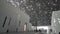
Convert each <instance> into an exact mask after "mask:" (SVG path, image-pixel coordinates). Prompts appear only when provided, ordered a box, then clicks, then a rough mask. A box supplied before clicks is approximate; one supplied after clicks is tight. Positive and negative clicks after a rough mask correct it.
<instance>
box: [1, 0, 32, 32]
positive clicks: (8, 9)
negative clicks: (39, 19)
mask: <svg viewBox="0 0 60 34" xmlns="http://www.w3.org/2000/svg"><path fill="white" fill-rule="evenodd" d="M6 16H7V21H6V23H5V27H4V28H3V27H2V25H3V21H4V19H5V17H6ZM10 18H11V23H10V25H9V26H8V23H9V19H10ZM29 19H30V17H29V16H28V15H27V14H26V13H25V12H24V10H23V11H21V10H20V9H19V8H18V7H14V6H12V5H11V4H8V3H7V1H6V0H0V32H6V30H7V29H9V31H10V32H12V31H16V28H18V31H24V30H23V29H24V24H25V22H27V23H28V25H27V27H28V29H29V30H30V29H31V25H29ZM20 20H21V25H20V26H19V21H20Z"/></svg>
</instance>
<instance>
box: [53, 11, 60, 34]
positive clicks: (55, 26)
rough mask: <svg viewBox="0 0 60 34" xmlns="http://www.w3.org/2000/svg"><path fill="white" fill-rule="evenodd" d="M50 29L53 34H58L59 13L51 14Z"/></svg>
mask: <svg viewBox="0 0 60 34" xmlns="http://www.w3.org/2000/svg"><path fill="white" fill-rule="evenodd" d="M52 29H53V33H54V32H56V34H59V32H60V11H54V12H53V13H52Z"/></svg>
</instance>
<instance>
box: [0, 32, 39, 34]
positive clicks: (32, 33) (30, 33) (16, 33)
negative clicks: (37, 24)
mask: <svg viewBox="0 0 60 34" xmlns="http://www.w3.org/2000/svg"><path fill="white" fill-rule="evenodd" d="M0 34H38V33H36V32H9V33H0Z"/></svg>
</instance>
